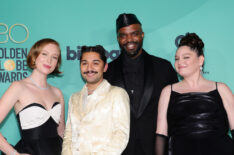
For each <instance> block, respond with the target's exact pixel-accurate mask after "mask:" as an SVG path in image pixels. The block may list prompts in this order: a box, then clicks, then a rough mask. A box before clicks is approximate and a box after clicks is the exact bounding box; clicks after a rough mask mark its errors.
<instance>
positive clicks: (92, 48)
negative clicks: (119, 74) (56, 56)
mask: <svg viewBox="0 0 234 155" xmlns="http://www.w3.org/2000/svg"><path fill="white" fill-rule="evenodd" d="M86 52H96V53H98V54H99V55H100V58H101V59H102V61H103V62H104V65H105V64H106V59H107V58H106V55H105V54H106V50H105V49H104V47H103V46H101V45H96V46H82V47H81V54H80V62H81V60H82V56H83V54H84V53H86Z"/></svg>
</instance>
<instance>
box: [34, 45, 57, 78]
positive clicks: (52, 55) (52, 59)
mask: <svg viewBox="0 0 234 155" xmlns="http://www.w3.org/2000/svg"><path fill="white" fill-rule="evenodd" d="M59 56H60V49H59V47H58V46H57V45H55V44H52V43H50V44H47V45H45V46H44V47H43V48H42V49H41V51H40V53H39V55H38V56H37V58H36V60H35V70H37V71H39V72H41V73H43V74H46V75H48V74H50V73H52V72H53V71H54V69H55V67H56V66H57V63H58V59H59Z"/></svg>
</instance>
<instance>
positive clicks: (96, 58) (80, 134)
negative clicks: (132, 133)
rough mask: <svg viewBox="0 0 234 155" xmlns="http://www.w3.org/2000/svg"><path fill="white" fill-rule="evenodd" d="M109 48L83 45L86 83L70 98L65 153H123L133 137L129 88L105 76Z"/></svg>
mask: <svg viewBox="0 0 234 155" xmlns="http://www.w3.org/2000/svg"><path fill="white" fill-rule="evenodd" d="M107 67H108V65H107V63H106V56H105V49H104V48H103V47H102V46H100V45H97V46H83V47H82V49H81V57H80V71H81V75H82V77H83V79H84V80H85V81H86V84H85V86H84V87H83V89H82V90H81V91H80V92H77V93H74V94H73V95H72V96H71V98H70V101H69V110H68V120H67V124H66V130H65V136H64V140H63V150H62V154H63V155H120V154H121V153H122V152H123V150H124V149H125V147H126V145H127V143H128V139H129V126H130V107H129V97H128V94H127V92H126V91H125V90H124V89H122V88H120V87H116V86H111V85H110V84H109V83H108V82H107V81H106V80H105V79H103V72H105V71H106V70H107Z"/></svg>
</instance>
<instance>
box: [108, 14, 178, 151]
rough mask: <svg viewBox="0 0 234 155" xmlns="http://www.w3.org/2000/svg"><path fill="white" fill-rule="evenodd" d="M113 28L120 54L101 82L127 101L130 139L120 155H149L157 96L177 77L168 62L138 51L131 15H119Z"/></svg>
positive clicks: (140, 40)
mask: <svg viewBox="0 0 234 155" xmlns="http://www.w3.org/2000/svg"><path fill="white" fill-rule="evenodd" d="M116 28H117V39H118V43H119V46H120V49H121V54H120V56H119V57H118V58H117V59H116V60H114V61H113V62H111V63H110V64H109V68H108V70H107V72H106V73H105V74H104V78H105V79H107V80H108V81H109V82H110V83H111V84H112V85H115V86H119V87H122V88H124V89H125V90H126V91H127V92H128V95H129V97H130V104H131V105H130V107H131V124H130V139H129V143H128V145H127V147H126V149H125V151H124V152H123V155H153V154H154V143H155V129H156V121H157V106H158V100H159V96H160V93H161V90H162V88H163V87H164V86H166V85H168V84H171V83H174V82H177V75H176V72H175V71H174V69H173V67H172V65H171V64H170V62H169V61H167V60H164V59H162V58H158V57H155V56H152V55H149V54H148V53H147V52H146V51H145V50H144V49H142V45H143V38H144V32H143V31H142V28H141V23H140V21H139V20H138V19H137V17H136V16H135V15H134V14H125V13H124V14H120V15H119V17H118V18H117V20H116Z"/></svg>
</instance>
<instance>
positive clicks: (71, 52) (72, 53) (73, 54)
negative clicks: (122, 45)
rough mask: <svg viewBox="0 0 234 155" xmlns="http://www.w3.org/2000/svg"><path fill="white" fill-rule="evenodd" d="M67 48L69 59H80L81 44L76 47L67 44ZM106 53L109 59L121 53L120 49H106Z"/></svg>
mask: <svg viewBox="0 0 234 155" xmlns="http://www.w3.org/2000/svg"><path fill="white" fill-rule="evenodd" d="M66 50H67V60H70V61H72V60H80V53H81V46H77V47H76V49H72V48H71V47H70V46H67V47H66ZM105 55H106V57H107V59H108V58H110V59H111V60H114V59H116V58H117V57H118V56H119V55H120V50H111V51H106V54H105Z"/></svg>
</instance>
